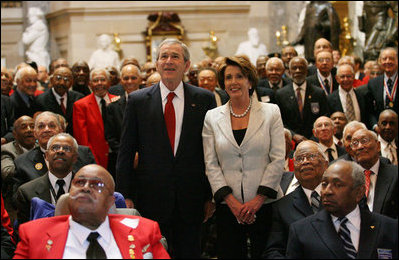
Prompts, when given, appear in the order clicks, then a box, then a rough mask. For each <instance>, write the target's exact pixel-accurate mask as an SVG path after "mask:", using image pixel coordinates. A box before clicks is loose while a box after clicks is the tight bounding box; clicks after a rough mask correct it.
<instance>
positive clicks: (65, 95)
mask: <svg viewBox="0 0 399 260" xmlns="http://www.w3.org/2000/svg"><path fill="white" fill-rule="evenodd" d="M51 91H53V94H54V96H55V100H56V101H57V103H58V105H60V106H61V98H64V100H63V103H64V107H65V109H66V107H67V99H68V95H67V92H65V94H64V95H63V96H62V97H61V96H60V95H58V93H57V92H55V90H54V88H51Z"/></svg>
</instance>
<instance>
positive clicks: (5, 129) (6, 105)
mask: <svg viewBox="0 0 399 260" xmlns="http://www.w3.org/2000/svg"><path fill="white" fill-rule="evenodd" d="M14 120H15V118H14V107H13V105H12V103H11V100H10V98H9V97H8V96H5V95H3V94H2V95H1V144H2V145H3V144H5V143H8V142H10V141H12V140H13V136H12V125H13V124H14Z"/></svg>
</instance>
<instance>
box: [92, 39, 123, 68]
mask: <svg viewBox="0 0 399 260" xmlns="http://www.w3.org/2000/svg"><path fill="white" fill-rule="evenodd" d="M111 43H112V38H111V36H109V35H108V34H101V35H100V36H99V37H98V49H97V50H96V51H94V52H93V54H92V55H91V57H90V60H89V67H90V69H93V68H105V67H108V66H114V67H115V68H119V56H118V53H117V52H116V51H114V50H112V49H111Z"/></svg>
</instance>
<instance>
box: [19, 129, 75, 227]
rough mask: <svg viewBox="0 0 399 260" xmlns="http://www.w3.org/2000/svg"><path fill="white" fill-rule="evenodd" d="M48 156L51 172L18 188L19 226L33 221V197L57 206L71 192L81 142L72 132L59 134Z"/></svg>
mask: <svg viewBox="0 0 399 260" xmlns="http://www.w3.org/2000/svg"><path fill="white" fill-rule="evenodd" d="M45 157H46V160H47V161H48V167H49V170H48V172H47V173H46V174H45V175H43V176H41V177H39V178H36V179H34V180H32V181H29V182H27V183H25V184H23V185H21V186H20V187H19V188H18V190H17V195H16V206H17V209H18V214H17V216H18V224H19V225H20V224H22V223H25V222H26V221H29V220H30V204H31V200H32V198H33V197H38V198H40V199H42V200H45V201H47V202H48V203H52V204H53V205H55V204H56V203H57V200H58V198H59V197H60V196H61V195H62V194H64V193H66V192H68V191H69V188H70V186H71V181H72V178H73V173H72V168H73V164H74V163H75V162H76V160H77V159H78V143H77V142H76V140H75V139H74V138H73V137H72V136H70V135H69V134H65V133H60V134H57V135H55V136H53V137H51V138H50V140H49V141H48V149H47V150H46V153H45Z"/></svg>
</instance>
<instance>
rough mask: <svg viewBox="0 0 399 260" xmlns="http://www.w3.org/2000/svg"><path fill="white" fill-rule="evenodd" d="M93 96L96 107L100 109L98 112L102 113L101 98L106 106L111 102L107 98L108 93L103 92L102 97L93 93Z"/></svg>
mask: <svg viewBox="0 0 399 260" xmlns="http://www.w3.org/2000/svg"><path fill="white" fill-rule="evenodd" d="M94 97H95V98H96V101H97V105H98V109H100V114H101V115H102V114H103V111H101V99H104V100H105V105H107V106H108V105H109V103H111V100H110V99H109V96H108V94H105V96H104V97H102V98H100V97H98V96H96V95H94Z"/></svg>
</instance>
